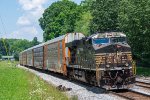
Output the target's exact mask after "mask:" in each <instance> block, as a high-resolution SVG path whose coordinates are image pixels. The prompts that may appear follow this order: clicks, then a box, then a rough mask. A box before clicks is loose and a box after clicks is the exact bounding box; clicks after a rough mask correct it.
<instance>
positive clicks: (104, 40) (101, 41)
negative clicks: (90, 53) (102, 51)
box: [93, 38, 109, 44]
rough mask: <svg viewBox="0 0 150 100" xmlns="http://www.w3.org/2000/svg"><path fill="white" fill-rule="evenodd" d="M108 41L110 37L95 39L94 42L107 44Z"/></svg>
mask: <svg viewBox="0 0 150 100" xmlns="http://www.w3.org/2000/svg"><path fill="white" fill-rule="evenodd" d="M106 43H109V38H97V39H93V44H106Z"/></svg>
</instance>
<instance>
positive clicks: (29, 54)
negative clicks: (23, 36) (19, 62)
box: [27, 50, 33, 66]
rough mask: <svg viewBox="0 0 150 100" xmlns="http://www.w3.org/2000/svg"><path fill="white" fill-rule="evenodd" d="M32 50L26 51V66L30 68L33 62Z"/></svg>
mask: <svg viewBox="0 0 150 100" xmlns="http://www.w3.org/2000/svg"><path fill="white" fill-rule="evenodd" d="M32 60H33V59H32V50H28V51H27V65H28V66H32V65H33V61H32Z"/></svg>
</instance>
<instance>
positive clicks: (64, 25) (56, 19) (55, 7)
mask: <svg viewBox="0 0 150 100" xmlns="http://www.w3.org/2000/svg"><path fill="white" fill-rule="evenodd" d="M79 12H80V11H79V8H78V5H77V4H76V3H74V2H72V1H69V0H62V1H57V2H55V3H53V4H51V6H49V8H47V9H46V10H45V11H44V13H43V17H42V18H40V19H39V22H40V26H41V28H42V29H43V31H44V34H43V36H44V40H45V41H47V40H49V39H52V38H54V37H58V36H59V35H63V34H66V33H69V32H73V31H74V27H75V22H76V20H77V19H78V18H79Z"/></svg>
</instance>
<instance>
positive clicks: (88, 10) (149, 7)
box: [39, 0, 150, 64]
mask: <svg viewBox="0 0 150 100" xmlns="http://www.w3.org/2000/svg"><path fill="white" fill-rule="evenodd" d="M149 16H150V0H84V1H82V2H81V4H80V5H77V4H76V3H74V2H73V1H70V0H61V1H57V2H54V3H53V4H51V5H50V6H49V7H48V8H47V9H46V10H45V11H44V13H43V16H42V17H41V18H40V19H39V22H40V26H41V28H42V29H43V31H44V33H43V38H44V41H47V40H50V39H52V38H55V37H58V36H60V35H63V34H66V33H68V32H82V33H84V34H85V35H86V36H89V35H91V34H95V33H97V32H98V33H100V32H106V31H107V32H108V31H121V32H124V33H125V34H126V35H127V37H128V42H129V44H130V45H131V47H132V52H133V55H134V59H136V60H137V61H138V62H140V63H141V62H142V63H145V64H146V63H149V60H150V28H149V26H150V17H149Z"/></svg>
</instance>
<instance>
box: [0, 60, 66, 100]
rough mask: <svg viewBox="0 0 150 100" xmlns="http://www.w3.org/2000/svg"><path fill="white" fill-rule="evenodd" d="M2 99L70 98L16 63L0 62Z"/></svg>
mask: <svg viewBox="0 0 150 100" xmlns="http://www.w3.org/2000/svg"><path fill="white" fill-rule="evenodd" d="M0 100H68V97H67V96H66V95H65V94H64V93H62V92H60V91H59V90H57V89H56V88H55V87H53V86H52V85H49V84H48V83H46V82H45V81H43V80H42V79H40V78H39V77H37V76H35V75H34V74H32V73H30V72H29V71H27V70H23V69H20V68H18V67H16V63H11V62H8V61H7V62H6V61H1V62H0Z"/></svg>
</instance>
